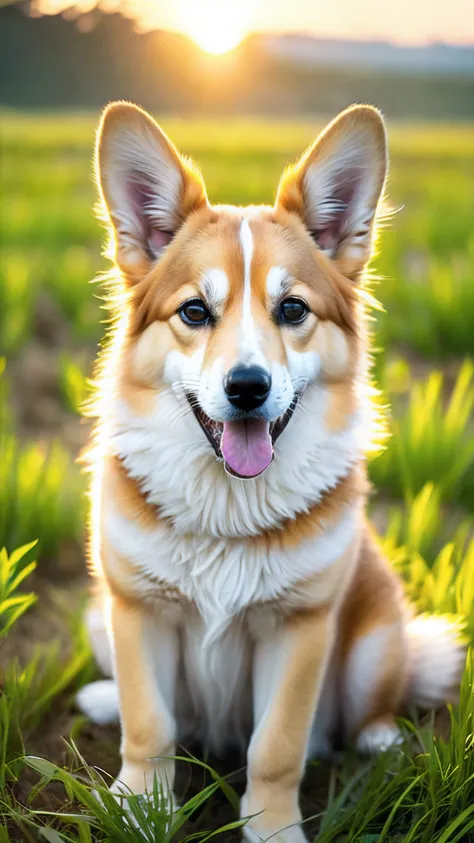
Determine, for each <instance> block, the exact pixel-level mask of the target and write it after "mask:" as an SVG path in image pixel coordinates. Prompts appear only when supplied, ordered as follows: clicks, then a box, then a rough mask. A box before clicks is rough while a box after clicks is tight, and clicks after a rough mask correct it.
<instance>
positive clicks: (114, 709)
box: [76, 679, 119, 726]
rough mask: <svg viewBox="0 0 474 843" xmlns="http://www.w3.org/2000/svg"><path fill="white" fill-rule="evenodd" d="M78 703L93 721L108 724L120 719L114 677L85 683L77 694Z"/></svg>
mask: <svg viewBox="0 0 474 843" xmlns="http://www.w3.org/2000/svg"><path fill="white" fill-rule="evenodd" d="M76 705H77V707H78V708H79V709H80V711H82V713H83V714H85V715H86V716H87V717H88V718H89V720H92V722H93V723H97V724H98V725H99V726H106V725H108V724H109V723H118V721H119V699H118V689H117V683H116V682H114V680H113V679H101V680H99V681H98V682H91V683H90V684H89V685H84V687H83V688H81V690H80V691H79V692H78V694H76Z"/></svg>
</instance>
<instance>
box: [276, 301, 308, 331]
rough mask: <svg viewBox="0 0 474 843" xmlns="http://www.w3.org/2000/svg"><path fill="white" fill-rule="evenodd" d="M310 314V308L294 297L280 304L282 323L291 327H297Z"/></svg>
mask: <svg viewBox="0 0 474 843" xmlns="http://www.w3.org/2000/svg"><path fill="white" fill-rule="evenodd" d="M308 313H309V307H308V305H307V304H306V302H304V301H303V300H302V299H297V298H295V297H294V296H290V298H288V299H285V300H284V301H282V303H281V304H280V312H279V317H280V322H283V323H287V324H290V325H296V324H297V323H298V322H303V320H304V319H306V317H307V315H308Z"/></svg>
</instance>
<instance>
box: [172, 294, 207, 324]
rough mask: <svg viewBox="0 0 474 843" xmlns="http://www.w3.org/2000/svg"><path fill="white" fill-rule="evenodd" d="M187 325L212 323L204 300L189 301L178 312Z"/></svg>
mask: <svg viewBox="0 0 474 843" xmlns="http://www.w3.org/2000/svg"><path fill="white" fill-rule="evenodd" d="M178 313H179V315H180V316H181V319H182V320H183V322H184V323H185V324H186V325H193V326H198V325H207V324H209V322H211V314H210V313H209V311H208V309H207V307H206V305H205V304H204V302H203V301H202V299H189V301H185V302H184V304H182V305H181V307H180V308H179V310H178Z"/></svg>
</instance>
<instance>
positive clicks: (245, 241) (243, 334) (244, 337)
mask: <svg viewBox="0 0 474 843" xmlns="http://www.w3.org/2000/svg"><path fill="white" fill-rule="evenodd" d="M240 246H241V249H242V255H243V259H244V293H243V297H242V322H241V331H240V352H241V357H242V361H241V362H243V363H247V364H249V363H259V364H260V365H263V366H264V365H265V358H264V356H263V354H262V352H261V349H260V337H259V332H258V329H257V326H256V325H255V322H254V319H253V315H252V277H251V267H252V256H253V236H252V231H251V229H250V226H249V224H248V222H247V220H246V219H243V220H242V223H241V226H240Z"/></svg>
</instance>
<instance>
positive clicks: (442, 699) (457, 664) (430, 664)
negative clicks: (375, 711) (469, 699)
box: [405, 615, 466, 708]
mask: <svg viewBox="0 0 474 843" xmlns="http://www.w3.org/2000/svg"><path fill="white" fill-rule="evenodd" d="M407 636H408V642H409V653H410V662H411V664H410V678H409V681H408V686H407V691H406V695H405V702H406V703H408V704H411V705H416V706H420V708H438V707H439V706H440V705H443V704H444V703H448V702H455V701H456V699H457V697H458V696H459V686H460V682H461V677H462V672H463V669H464V664H465V660H466V648H465V646H464V644H463V642H462V638H461V635H460V628H459V625H456V624H455V623H453V621H451V620H449V619H448V618H446V617H442V616H440V615H438V616H437V615H419V616H417V617H414V618H412V619H411V620H409V621H408V624H407Z"/></svg>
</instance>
